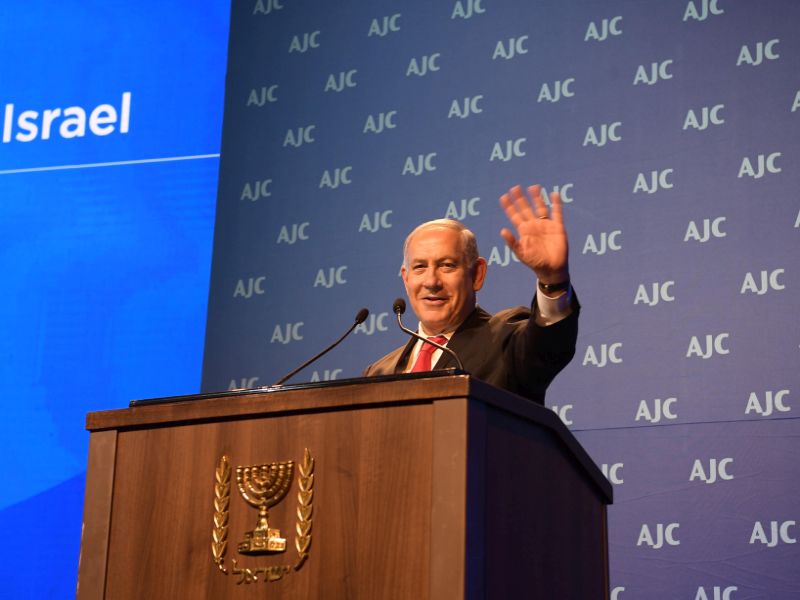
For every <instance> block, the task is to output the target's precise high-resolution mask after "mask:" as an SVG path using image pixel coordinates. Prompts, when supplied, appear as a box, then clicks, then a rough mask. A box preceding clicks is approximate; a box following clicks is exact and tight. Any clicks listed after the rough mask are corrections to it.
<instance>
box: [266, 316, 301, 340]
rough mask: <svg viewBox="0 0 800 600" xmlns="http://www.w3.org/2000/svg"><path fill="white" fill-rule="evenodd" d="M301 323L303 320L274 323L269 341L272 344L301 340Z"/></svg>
mask: <svg viewBox="0 0 800 600" xmlns="http://www.w3.org/2000/svg"><path fill="white" fill-rule="evenodd" d="M303 325H304V323H303V321H298V322H296V323H286V324H283V325H282V324H278V325H275V329H273V330H272V337H271V338H270V340H269V343H270V344H274V343H275V342H278V343H279V344H288V343H290V342H299V341H301V340H302V339H303V334H302V333H300V328H301V327H303Z"/></svg>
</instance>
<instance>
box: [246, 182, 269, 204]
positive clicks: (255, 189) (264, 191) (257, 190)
mask: <svg viewBox="0 0 800 600" xmlns="http://www.w3.org/2000/svg"><path fill="white" fill-rule="evenodd" d="M271 185H272V179H262V180H261V181H254V182H253V183H252V185H251V184H250V182H249V181H248V182H246V183H245V184H244V187H243V188H242V194H241V195H240V196H239V200H250V201H251V202H255V201H256V200H258V199H259V198H269V197H270V196H272V191H270V189H269V186H271Z"/></svg>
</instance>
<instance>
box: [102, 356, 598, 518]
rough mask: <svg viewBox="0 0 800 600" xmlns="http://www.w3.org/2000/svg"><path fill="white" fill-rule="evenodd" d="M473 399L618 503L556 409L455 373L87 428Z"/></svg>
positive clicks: (240, 398) (220, 402)
mask: <svg viewBox="0 0 800 600" xmlns="http://www.w3.org/2000/svg"><path fill="white" fill-rule="evenodd" d="M465 398H470V399H472V400H477V401H479V402H481V403H484V404H486V405H489V406H492V407H493V408H496V409H499V410H502V411H504V412H507V413H511V414H512V415H515V416H516V417H518V418H521V419H524V420H526V421H528V422H531V423H534V424H536V425H538V426H540V427H543V428H545V429H547V430H549V431H550V432H551V433H552V434H553V435H555V436H556V438H558V439H559V440H560V441H561V442H562V443H563V444H564V446H565V447H566V450H568V451H569V453H570V454H571V455H572V456H573V457H574V458H575V459H576V460H577V461H578V463H579V464H580V465H581V467H582V469H583V470H584V471H585V472H586V475H587V476H588V477H589V478H590V479H591V480H593V482H594V483H595V485H596V486H597V488H598V489H599V491H600V492H601V494H602V495H603V497H604V498H606V499H607V502H608V503H609V504H610V503H611V501H612V497H613V492H612V488H611V484H610V483H609V481H608V480H607V479H606V478H605V477H604V476H603V474H602V473H601V471H600V470H599V469H598V468H597V466H596V465H595V464H594V462H593V461H592V460H591V458H590V457H589V455H588V454H587V453H586V451H585V450H584V449H583V447H582V446H581V445H580V443H579V442H578V441H577V440H576V439H575V437H574V436H573V435H572V433H571V432H570V431H569V430H568V429H567V427H566V426H565V425H564V424H563V423H562V421H561V420H560V419H559V418H558V416H557V415H556V414H555V413H554V412H553V411H551V410H549V409H547V408H545V407H543V406H541V405H538V404H535V403H534V402H531V401H530V400H527V399H526V398H522V397H521V396H517V395H515V394H511V393H509V392H506V391H504V390H501V389H498V388H496V387H494V386H492V385H489V384H488V383H485V382H483V381H481V380H479V379H475V378H473V377H471V376H469V375H467V374H463V373H462V374H453V371H449V372H448V371H439V372H436V371H433V372H428V373H420V374H407V375H389V376H385V377H368V378H356V379H349V380H339V381H335V382H322V383H315V384H300V385H288V386H283V387H270V388H258V389H251V390H232V391H226V392H215V393H210V394H196V395H189V396H176V397H170V398H156V399H152V400H139V401H134V402H132V403H131V407H130V408H123V409H116V410H107V411H98V412H91V413H88V414H87V415H86V429H88V430H89V431H91V432H99V431H104V430H129V429H141V428H147V427H153V426H170V425H186V424H191V423H193V422H208V421H216V420H241V419H247V418H258V417H261V418H263V417H267V416H281V415H289V414H298V413H303V412H309V411H313V412H319V411H326V410H348V409H358V408H368V407H380V406H385V407H387V408H388V407H390V406H397V405H408V404H431V403H433V402H437V401H447V400H459V399H465Z"/></svg>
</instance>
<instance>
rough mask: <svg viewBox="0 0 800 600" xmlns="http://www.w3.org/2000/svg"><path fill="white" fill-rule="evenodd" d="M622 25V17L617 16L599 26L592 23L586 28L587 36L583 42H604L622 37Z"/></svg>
mask: <svg viewBox="0 0 800 600" xmlns="http://www.w3.org/2000/svg"><path fill="white" fill-rule="evenodd" d="M621 23H622V15H617V16H616V17H613V18H611V19H603V20H602V21H600V24H599V25H597V24H595V22H594V21H592V22H590V23H589V26H588V27H587V28H586V35H584V36H583V41H584V42H588V41H589V40H596V41H598V42H604V41H606V40H607V39H608V37H609V36H620V35H622V25H621Z"/></svg>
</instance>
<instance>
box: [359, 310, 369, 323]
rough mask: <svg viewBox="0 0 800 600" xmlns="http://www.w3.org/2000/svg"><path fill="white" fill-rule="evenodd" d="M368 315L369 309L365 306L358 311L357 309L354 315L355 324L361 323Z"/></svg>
mask: <svg viewBox="0 0 800 600" xmlns="http://www.w3.org/2000/svg"><path fill="white" fill-rule="evenodd" d="M368 316H369V310H367V309H366V308H362V309H361V310H360V311H358V314H357V315H356V325H361V324H362V323H363V322H364V321H366V320H367V317H368Z"/></svg>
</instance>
